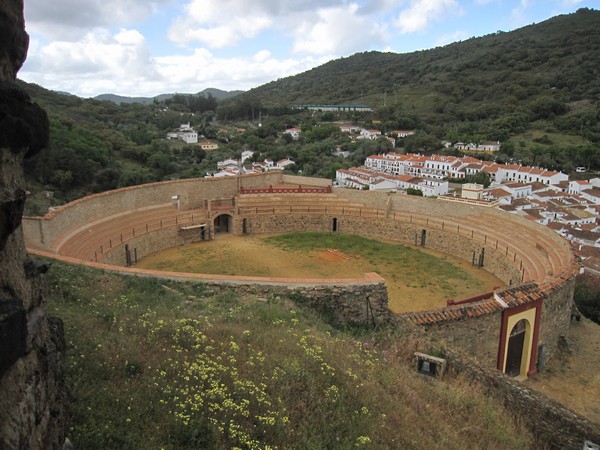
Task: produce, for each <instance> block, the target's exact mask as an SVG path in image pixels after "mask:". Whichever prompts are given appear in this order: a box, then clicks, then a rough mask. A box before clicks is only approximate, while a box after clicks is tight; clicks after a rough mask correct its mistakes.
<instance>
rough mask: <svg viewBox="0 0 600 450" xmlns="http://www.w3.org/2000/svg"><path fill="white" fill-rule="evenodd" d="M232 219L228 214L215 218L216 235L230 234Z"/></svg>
mask: <svg viewBox="0 0 600 450" xmlns="http://www.w3.org/2000/svg"><path fill="white" fill-rule="evenodd" d="M231 222H232V217H231V216H230V215H228V214H222V215H220V216H217V217H215V221H214V229H215V233H230V232H231Z"/></svg>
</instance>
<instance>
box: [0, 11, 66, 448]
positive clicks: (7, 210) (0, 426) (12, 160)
mask: <svg viewBox="0 0 600 450" xmlns="http://www.w3.org/2000/svg"><path fill="white" fill-rule="evenodd" d="M28 45H29V37H28V35H27V33H26V32H25V22H24V19H23V1H22V0H0V448H7V449H8V448H16V449H18V448H21V449H25V448H27V449H52V448H60V447H61V445H62V443H63V442H64V439H65V431H66V398H67V395H66V387H65V384H64V379H63V357H64V351H65V343H64V335H63V328H62V322H61V321H60V320H58V319H51V318H49V317H48V316H47V314H46V308H45V306H46V285H45V276H44V273H45V272H46V271H47V270H48V266H47V265H45V264H40V263H38V262H36V261H34V260H32V259H31V258H29V256H28V255H27V251H26V249H25V244H24V240H23V230H22V227H21V218H22V215H23V208H24V205H25V182H24V178H23V167H22V162H23V159H24V158H26V157H30V156H33V155H34V154H35V153H36V152H38V151H39V150H40V149H41V148H43V147H44V146H46V144H47V142H48V129H49V125H48V118H47V116H46V113H45V112H44V111H43V110H42V109H41V108H40V107H39V106H37V105H36V104H34V103H33V102H32V101H31V99H30V98H29V95H28V94H27V93H26V92H25V91H23V90H22V89H21V88H20V87H18V86H17V84H16V83H15V79H16V74H17V71H18V70H19V69H20V68H21V66H22V65H23V62H24V61H25V56H26V55H27V47H28Z"/></svg>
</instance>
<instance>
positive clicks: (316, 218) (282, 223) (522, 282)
mask: <svg viewBox="0 0 600 450" xmlns="http://www.w3.org/2000/svg"><path fill="white" fill-rule="evenodd" d="M23 228H24V234H25V238H26V244H27V247H28V249H29V251H30V252H31V253H34V254H37V255H40V256H46V257H50V258H55V259H60V260H63V261H66V262H71V263H76V264H83V265H88V266H92V267H98V268H102V269H106V270H113V271H118V272H121V273H128V274H136V275H139V276H157V277H164V278H171V279H181V280H195V281H198V282H203V283H208V284H213V285H237V286H246V287H251V288H252V289H257V290H263V291H264V292H280V291H290V290H293V291H297V292H298V293H299V294H300V295H302V296H303V298H304V299H305V301H306V302H307V304H309V305H310V306H312V307H314V308H316V309H319V310H323V311H327V312H328V313H329V315H330V316H333V317H334V318H335V320H336V321H337V322H340V323H346V324H353V325H372V324H380V323H392V324H394V323H396V324H406V325H410V326H413V327H416V328H420V329H422V330H424V331H426V332H427V333H428V334H429V335H431V336H433V337H436V338H440V339H444V340H445V341H447V342H449V343H451V344H452V345H453V346H454V347H455V348H459V349H461V350H463V351H464V352H466V353H468V354H469V355H471V356H472V357H473V358H475V359H476V360H478V361H479V363H480V364H482V365H484V366H487V367H494V368H496V369H498V370H500V371H502V372H506V373H509V374H511V375H518V376H530V375H533V374H535V373H536V372H537V370H538V368H539V367H540V365H543V363H544V361H545V360H547V358H549V357H550V356H551V355H552V354H553V352H554V351H555V350H556V348H557V345H558V341H559V337H560V336H561V335H566V334H568V327H569V323H570V319H571V308H572V299H573V284H574V275H575V274H576V265H575V261H574V257H573V254H572V252H571V249H570V246H569V244H568V243H567V242H566V241H565V240H564V239H562V238H561V237H560V236H559V235H557V234H556V233H554V232H553V231H552V230H550V229H548V228H546V227H543V226H540V225H538V224H536V223H532V222H529V221H527V220H524V219H522V218H520V217H518V216H514V215H511V214H507V213H504V212H502V211H499V210H496V209H492V208H486V207H483V206H474V205H471V204H468V203H454V202H447V201H442V200H437V199H426V198H425V199H424V198H418V197H409V196H405V195H400V194H390V193H383V192H372V191H354V190H346V189H332V187H331V182H330V181H329V180H320V179H313V178H302V177H295V176H288V175H283V174H281V173H265V174H256V175H244V176H239V177H231V178H218V179H217V178H212V179H191V180H174V181H168V182H161V183H153V184H148V185H142V186H134V187H129V188H123V189H119V190H115V191H109V192H105V193H101V194H95V195H92V196H89V197H85V198H82V199H80V200H77V201H74V202H72V203H69V204H67V205H64V206H61V207H59V208H56V209H55V210H54V211H52V212H50V213H48V214H47V215H46V216H44V217H25V218H24V219H23ZM290 231H318V232H332V233H336V232H340V233H348V234H354V235H360V236H364V237H368V238H373V239H379V240H387V241H398V242H404V243H408V244H413V245H416V246H420V247H424V248H427V249H433V250H436V251H439V252H443V253H445V254H449V255H453V256H456V257H458V258H460V259H462V260H465V261H468V262H469V263H472V264H476V265H478V266H479V267H483V268H484V269H485V270H487V271H489V272H490V273H492V274H494V275H495V276H496V277H497V278H499V279H500V280H501V281H502V282H503V283H505V285H506V286H507V287H505V288H502V289H497V290H494V291H490V292H484V293H481V295H477V296H474V297H471V298H467V299H463V300H457V301H449V302H448V304H447V305H446V306H445V307H442V308H438V309H436V310H429V311H414V312H409V313H402V314H394V313H392V312H390V310H389V309H388V293H387V289H386V285H385V282H384V280H383V279H382V278H381V277H380V276H379V275H378V274H376V273H367V274H365V275H364V276H363V277H359V278H335V279H331V278H326V279H307V278H303V279H297V278H262V277H249V276H227V275H206V274H190V273H175V272H164V271H162V272H157V271H150V270H142V269H138V268H135V267H131V266H132V265H134V264H135V263H136V262H137V261H138V260H139V259H141V258H143V257H144V256H147V255H149V254H151V253H155V252H157V251H160V250H164V249H167V248H171V247H175V246H180V245H184V244H188V243H192V242H199V241H202V240H212V239H214V238H215V236H216V235H217V234H220V233H229V234H233V235H241V236H243V235H252V234H261V233H284V232H290Z"/></svg>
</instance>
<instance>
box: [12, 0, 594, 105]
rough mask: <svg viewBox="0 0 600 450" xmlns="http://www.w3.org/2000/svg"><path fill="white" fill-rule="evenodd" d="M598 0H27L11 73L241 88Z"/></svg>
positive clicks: (157, 90) (47, 79)
mask: <svg viewBox="0 0 600 450" xmlns="http://www.w3.org/2000/svg"><path fill="white" fill-rule="evenodd" d="M598 3H600V2H598V0H252V1H250V0H84V1H82V0H25V20H26V26H27V31H28V32H29V34H30V39H31V42H30V46H29V55H28V59H27V62H26V63H25V65H24V67H23V68H22V69H21V71H20V73H19V78H21V79H23V80H25V81H28V82H32V83H37V84H39V85H41V86H44V87H45V88H48V89H53V90H57V91H65V92H70V93H73V94H76V95H79V96H81V97H93V96H96V95H98V94H102V93H115V94H120V95H127V96H155V95H158V94H161V93H171V92H187V93H192V92H199V91H201V90H203V89H205V88H209V87H212V88H218V89H223V90H235V89H242V90H247V89H250V88H252V87H256V86H259V85H261V84H264V83H267V82H269V81H273V80H276V79H278V78H282V77H286V76H289V75H294V74H297V73H300V72H304V71H306V70H308V69H311V68H313V67H315V66H319V65H321V64H323V63H325V62H327V61H330V60H331V59H336V58H340V57H344V56H350V55H352V54H354V53H357V52H363V51H369V50H380V51H391V52H397V53H407V52H413V51H416V50H423V49H429V48H433V47H436V46H441V45H445V44H449V43H451V42H455V41H459V40H464V39H467V38H469V37H473V36H483V35H486V34H489V33H494V32H496V31H498V30H502V31H510V30H513V29H515V28H519V27H522V26H525V25H529V24H532V23H537V22H541V21H543V20H546V19H548V18H550V17H552V16H555V15H558V14H565V13H570V12H574V11H576V10H577V9H579V8H582V7H589V8H594V9H597V8H598V6H599V4H598Z"/></svg>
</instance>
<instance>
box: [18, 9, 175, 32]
mask: <svg viewBox="0 0 600 450" xmlns="http://www.w3.org/2000/svg"><path fill="white" fill-rule="evenodd" d="M168 1H169V0H86V1H85V2H82V1H81V0H27V1H25V20H26V23H27V28H28V30H31V31H34V32H35V33H37V34H39V35H40V36H44V37H45V38H48V39H60V40H77V39H79V38H81V37H82V36H84V35H86V34H87V33H88V32H89V31H90V30H92V29H97V28H108V27H115V26H117V27H118V26H124V25H127V24H131V23H136V22H141V21H143V20H145V19H147V18H148V16H150V14H152V12H153V11H155V10H156V8H157V5H159V4H160V3H165V2H168Z"/></svg>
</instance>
